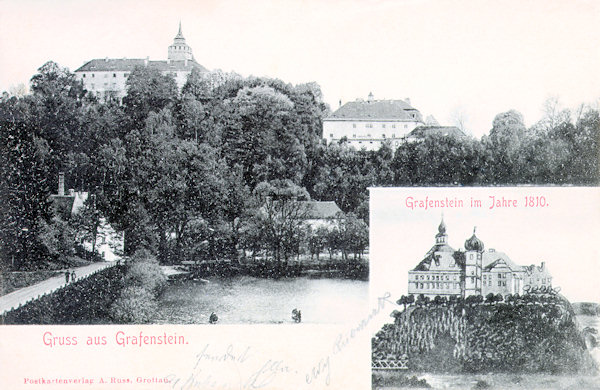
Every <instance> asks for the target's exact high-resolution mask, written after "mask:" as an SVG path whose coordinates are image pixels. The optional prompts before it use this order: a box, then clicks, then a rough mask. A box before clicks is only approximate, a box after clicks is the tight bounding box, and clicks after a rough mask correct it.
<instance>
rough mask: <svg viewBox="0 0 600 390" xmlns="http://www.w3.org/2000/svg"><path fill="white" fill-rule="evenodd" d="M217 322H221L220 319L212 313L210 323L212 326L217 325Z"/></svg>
mask: <svg viewBox="0 0 600 390" xmlns="http://www.w3.org/2000/svg"><path fill="white" fill-rule="evenodd" d="M217 321H219V317H217V315H216V314H215V313H211V314H210V318H209V319H208V322H209V323H210V324H216V323H217Z"/></svg>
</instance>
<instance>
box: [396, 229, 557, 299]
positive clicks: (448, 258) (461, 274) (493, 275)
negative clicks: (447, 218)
mask: <svg viewBox="0 0 600 390" xmlns="http://www.w3.org/2000/svg"><path fill="white" fill-rule="evenodd" d="M526 286H529V287H541V286H546V287H551V286H552V276H551V275H550V273H549V272H548V269H547V268H546V266H545V263H544V262H542V263H541V265H540V266H539V267H538V266H535V265H531V266H521V265H518V264H516V263H514V262H513V261H512V260H511V259H510V258H509V257H508V256H507V255H506V254H505V253H502V252H498V251H496V250H494V249H488V250H487V251H486V250H485V246H484V244H483V242H482V241H481V240H480V239H479V238H477V236H476V235H475V230H473V235H472V236H471V237H470V238H469V239H467V240H466V241H465V244H464V251H462V250H454V249H453V248H452V247H451V246H450V245H448V234H447V233H446V224H445V223H444V221H443V220H442V222H441V223H440V225H439V227H438V233H437V234H436V235H435V245H433V247H432V248H431V249H430V250H429V251H428V252H427V253H426V254H425V258H424V259H423V260H421V262H419V264H418V265H417V266H416V267H415V268H414V269H413V270H411V271H408V293H409V294H414V295H419V294H423V295H425V296H428V297H430V298H433V297H435V296H437V295H439V296H442V297H443V296H446V297H449V296H453V295H454V296H461V297H463V298H464V297H468V296H470V295H482V296H486V295H488V294H489V293H493V294H502V295H507V294H523V292H524V291H525V290H526V288H527V287H526Z"/></svg>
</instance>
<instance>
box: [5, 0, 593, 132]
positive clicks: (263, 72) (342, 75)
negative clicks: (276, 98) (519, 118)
mask: <svg viewBox="0 0 600 390" xmlns="http://www.w3.org/2000/svg"><path fill="white" fill-rule="evenodd" d="M180 20H181V22H182V24H183V33H184V36H185V37H186V39H187V42H188V44H190V45H191V46H192V48H193V51H194V56H195V58H196V60H197V61H198V62H199V63H201V64H203V65H204V66H206V67H207V68H209V69H222V70H224V71H235V72H237V73H240V74H242V75H244V76H248V75H256V76H270V77H276V78H280V79H282V80H284V81H287V82H291V83H302V82H310V81H316V82H317V83H318V84H319V85H320V86H321V88H322V91H323V94H324V99H325V101H326V102H327V103H329V104H330V106H331V107H332V108H333V109H335V108H336V107H337V105H338V101H339V100H340V99H341V100H342V101H343V102H346V101H349V100H354V99H356V98H366V96H367V95H368V93H369V92H373V94H374V95H375V97H376V98H380V99H382V98H388V99H397V98H402V99H403V98H406V97H410V98H411V101H412V104H413V105H414V106H415V107H416V108H418V109H419V110H420V111H421V112H422V113H423V114H424V115H429V114H433V115H434V116H435V117H436V118H437V119H438V121H439V122H441V123H442V124H452V122H453V117H454V116H455V115H454V114H455V113H456V112H462V113H463V114H464V116H465V117H466V126H467V130H468V131H469V132H470V133H471V134H473V135H475V136H477V137H480V136H481V135H483V134H486V133H488V131H489V129H490V128H491V123H492V120H493V118H494V116H495V115H496V114H498V113H500V112H503V111H506V110H509V109H516V110H518V111H520V112H522V113H523V115H524V117H525V121H526V123H527V124H528V125H531V124H533V123H535V122H536V121H537V120H538V119H539V118H540V117H541V115H542V105H543V102H544V101H545V100H546V99H547V98H549V97H558V98H559V99H560V100H561V102H562V103H563V104H564V105H565V106H566V107H569V108H573V107H575V106H577V105H579V104H580V103H592V104H595V105H598V102H599V98H600V77H598V69H600V49H599V46H598V45H599V42H600V23H598V20H600V2H598V1H592V0H561V1H558V0H544V1H539V0H533V1H527V2H523V1H512V0H506V1H476V0H464V1H460V0H454V1H452V0H449V1H434V0H421V1H416V0H406V1H358V0H354V1H352V0H350V1H340V0H321V1H317V0H291V1H285V2H283V1H276V0H256V1H252V2H241V1H230V0H225V1H168V2H167V1H157V0H147V1H143V2H141V1H132V0H121V1H106V0H105V1H100V0H88V1H75V0H57V1H52V2H49V1H40V0H0V49H1V50H0V90H8V89H10V88H11V87H12V86H15V85H18V84H19V83H24V84H28V80H29V79H30V78H31V76H32V75H33V74H35V72H36V69H37V68H38V67H39V66H41V65H42V64H43V63H44V62H46V61H47V60H54V61H56V62H58V63H59V64H61V65H63V66H66V67H68V68H70V69H71V70H75V69H77V68H78V67H79V66H81V65H83V63H85V61H88V60H90V59H93V58H104V57H114V58H120V57H129V58H145V57H146V56H149V57H150V59H154V60H159V59H165V58H166V54H167V46H168V45H169V44H171V42H172V39H173V37H174V36H175V33H176V32H177V24H178V23H179V21H180Z"/></svg>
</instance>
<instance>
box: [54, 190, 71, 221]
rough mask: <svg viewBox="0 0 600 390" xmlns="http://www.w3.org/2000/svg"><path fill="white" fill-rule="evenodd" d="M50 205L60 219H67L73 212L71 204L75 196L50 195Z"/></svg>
mask: <svg viewBox="0 0 600 390" xmlns="http://www.w3.org/2000/svg"><path fill="white" fill-rule="evenodd" d="M50 198H51V199H52V204H53V205H54V211H55V212H56V214H58V215H60V216H61V217H62V218H68V217H70V216H71V212H72V210H73V203H74V202H75V196H69V195H50Z"/></svg>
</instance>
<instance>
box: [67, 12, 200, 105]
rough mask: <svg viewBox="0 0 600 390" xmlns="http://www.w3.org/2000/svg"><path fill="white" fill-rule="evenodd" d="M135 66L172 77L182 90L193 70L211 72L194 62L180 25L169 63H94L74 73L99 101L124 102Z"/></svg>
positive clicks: (117, 60)
mask: <svg viewBox="0 0 600 390" xmlns="http://www.w3.org/2000/svg"><path fill="white" fill-rule="evenodd" d="M136 66H145V67H148V68H152V69H157V70H159V71H160V72H161V73H162V74H163V75H170V76H172V77H173V78H174V79H175V82H176V83H177V86H178V87H179V88H180V89H181V87H183V85H184V84H185V82H186V81H187V77H188V75H189V74H190V73H191V72H192V69H197V70H199V71H200V72H208V71H207V69H206V68H205V67H203V66H202V65H200V64H199V63H197V62H196V60H195V59H194V56H193V54H192V48H191V47H190V46H189V45H188V44H187V43H186V42H185V38H184V37H183V33H182V32H181V23H179V31H178V32H177V35H176V36H175V38H174V39H173V44H172V45H170V46H169V48H168V51H167V60H166V61H164V60H162V61H150V60H149V58H148V57H146V58H103V59H93V60H91V61H88V62H86V63H85V64H84V65H82V66H81V67H80V68H79V69H77V70H76V71H75V72H74V73H75V76H76V77H77V79H78V80H81V81H82V82H83V87H84V88H85V89H86V90H88V91H90V92H91V93H93V94H94V95H96V97H98V98H99V99H104V100H108V99H117V100H121V99H122V98H123V97H124V96H125V94H126V93H127V84H126V82H127V78H128V77H129V74H130V73H131V72H132V71H133V69H134V68H135V67H136Z"/></svg>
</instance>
